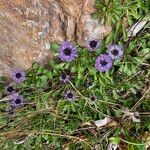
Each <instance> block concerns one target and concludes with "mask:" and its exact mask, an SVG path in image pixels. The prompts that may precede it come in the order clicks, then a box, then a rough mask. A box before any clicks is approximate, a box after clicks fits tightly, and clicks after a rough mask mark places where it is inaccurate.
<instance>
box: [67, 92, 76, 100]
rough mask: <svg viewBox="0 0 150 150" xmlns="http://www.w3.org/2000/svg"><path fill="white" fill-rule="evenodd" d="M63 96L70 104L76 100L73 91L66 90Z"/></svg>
mask: <svg viewBox="0 0 150 150" xmlns="http://www.w3.org/2000/svg"><path fill="white" fill-rule="evenodd" d="M64 96H65V98H66V99H68V100H69V101H70V102H73V101H74V100H75V99H76V94H75V92H74V91H73V90H67V91H66V92H65V93H64Z"/></svg>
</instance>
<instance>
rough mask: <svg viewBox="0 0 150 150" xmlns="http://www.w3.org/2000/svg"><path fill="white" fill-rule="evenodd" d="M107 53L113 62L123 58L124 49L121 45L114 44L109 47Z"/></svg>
mask: <svg viewBox="0 0 150 150" xmlns="http://www.w3.org/2000/svg"><path fill="white" fill-rule="evenodd" d="M107 53H108V55H109V56H110V57H111V58H112V59H113V60H117V59H120V58H122V56H123V47H122V46H120V45H116V44H112V45H110V46H109V48H108V52H107Z"/></svg>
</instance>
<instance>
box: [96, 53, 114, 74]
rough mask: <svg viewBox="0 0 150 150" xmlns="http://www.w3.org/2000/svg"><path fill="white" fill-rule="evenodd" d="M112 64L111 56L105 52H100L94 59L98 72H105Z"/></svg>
mask: <svg viewBox="0 0 150 150" xmlns="http://www.w3.org/2000/svg"><path fill="white" fill-rule="evenodd" d="M112 65H113V60H112V58H111V57H110V56H109V55H107V54H102V55H100V56H98V57H97V59H96V61H95V68H96V69H97V70H99V71H100V72H106V71H109V70H110V69H111V67H112Z"/></svg>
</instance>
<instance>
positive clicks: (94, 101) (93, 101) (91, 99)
mask: <svg viewBox="0 0 150 150" xmlns="http://www.w3.org/2000/svg"><path fill="white" fill-rule="evenodd" d="M96 101H97V97H96V96H95V95H91V96H90V98H89V102H90V104H91V105H92V104H95V103H96Z"/></svg>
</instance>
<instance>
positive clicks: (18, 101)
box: [10, 93, 24, 108]
mask: <svg viewBox="0 0 150 150" xmlns="http://www.w3.org/2000/svg"><path fill="white" fill-rule="evenodd" d="M10 102H11V106H12V107H13V108H18V107H21V106H23V104H24V103H23V102H24V99H23V97H22V96H20V95H19V94H18V93H14V94H12V95H10Z"/></svg>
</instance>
